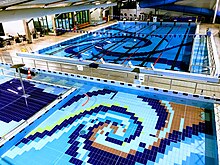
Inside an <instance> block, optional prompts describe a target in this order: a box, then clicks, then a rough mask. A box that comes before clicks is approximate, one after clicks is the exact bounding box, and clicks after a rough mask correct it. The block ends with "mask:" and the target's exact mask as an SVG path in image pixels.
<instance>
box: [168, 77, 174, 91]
mask: <svg viewBox="0 0 220 165" xmlns="http://www.w3.org/2000/svg"><path fill="white" fill-rule="evenodd" d="M172 83H173V79H171V80H170V89H169V90H171V88H172Z"/></svg>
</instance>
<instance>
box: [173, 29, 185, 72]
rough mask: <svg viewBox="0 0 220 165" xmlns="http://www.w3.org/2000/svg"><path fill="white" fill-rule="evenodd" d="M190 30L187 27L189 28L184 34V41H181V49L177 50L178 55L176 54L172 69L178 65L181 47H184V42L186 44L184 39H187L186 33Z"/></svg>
mask: <svg viewBox="0 0 220 165" xmlns="http://www.w3.org/2000/svg"><path fill="white" fill-rule="evenodd" d="M188 32H189V28H187V30H186V32H185V34H184V37H183V40H182V42H181V44H180V47H179V49H178V51H177V53H176V56H175V58H174V60H173V63H172V65H171V70H174V67H175V66H176V61H177V60H178V58H179V55H180V52H181V49H182V47H183V44H184V41H185V39H186V34H187V33H188Z"/></svg>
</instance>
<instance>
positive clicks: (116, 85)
mask: <svg viewBox="0 0 220 165" xmlns="http://www.w3.org/2000/svg"><path fill="white" fill-rule="evenodd" d="M37 71H38V72H39V73H45V74H52V75H53V74H54V75H59V76H64V77H68V78H73V79H75V80H77V81H80V82H84V83H85V82H88V83H93V84H96V85H98V86H100V87H103V88H109V89H112V90H114V89H116V90H120V91H122V92H125V93H128V91H129V93H132V94H138V95H144V96H146V95H147V94H148V95H149V96H152V95H154V97H156V95H155V94H159V95H161V96H162V95H164V99H168V98H169V99H171V100H170V101H173V100H172V97H178V98H180V100H179V102H178V103H184V102H183V101H182V99H188V100H193V101H201V102H206V103H210V104H213V103H220V99H219V98H213V97H207V96H204V95H198V94H190V93H184V92H180V91H174V90H164V89H162V88H157V87H150V86H145V85H137V84H131V83H125V82H120V81H114V80H107V79H103V78H96V77H90V76H83V75H76V74H70V73H62V72H55V71H54V72H51V71H46V70H41V69H37ZM161 96H160V98H161ZM181 98H182V99H181ZM194 106H195V105H194ZM204 106H206V105H204ZM203 108H207V107H203Z"/></svg>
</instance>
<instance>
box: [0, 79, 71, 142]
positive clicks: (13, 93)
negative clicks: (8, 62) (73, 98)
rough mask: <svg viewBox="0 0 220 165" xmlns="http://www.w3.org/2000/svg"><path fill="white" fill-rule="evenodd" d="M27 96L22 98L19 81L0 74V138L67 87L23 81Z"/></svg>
mask: <svg viewBox="0 0 220 165" xmlns="http://www.w3.org/2000/svg"><path fill="white" fill-rule="evenodd" d="M23 84H24V88H25V93H26V94H27V96H28V97H27V98H24V97H23V96H22V95H23V92H22V88H21V84H20V81H19V80H18V79H13V78H11V77H7V76H3V75H0V92H1V94H0V100H1V101H0V138H2V137H4V135H6V134H7V133H9V132H10V131H12V130H13V129H15V128H16V127H17V126H19V125H20V124H21V123H23V122H25V120H27V119H28V118H30V117H31V116H33V115H34V114H35V113H37V112H38V111H39V110H41V109H42V108H44V107H45V106H46V105H48V104H49V103H51V102H53V101H54V100H55V99H56V98H57V97H58V96H59V95H60V94H62V93H64V92H65V91H66V90H67V89H66V88H60V87H57V86H52V85H47V84H42V83H36V82H28V81H23Z"/></svg>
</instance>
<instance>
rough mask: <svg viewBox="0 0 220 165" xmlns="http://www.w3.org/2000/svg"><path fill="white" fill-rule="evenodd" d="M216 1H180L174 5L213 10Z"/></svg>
mask: <svg viewBox="0 0 220 165" xmlns="http://www.w3.org/2000/svg"><path fill="white" fill-rule="evenodd" d="M215 3H216V0H182V1H178V2H176V3H175V5H182V6H192V7H199V8H207V9H213V8H214V6H215Z"/></svg>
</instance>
